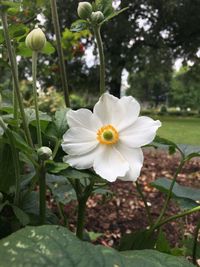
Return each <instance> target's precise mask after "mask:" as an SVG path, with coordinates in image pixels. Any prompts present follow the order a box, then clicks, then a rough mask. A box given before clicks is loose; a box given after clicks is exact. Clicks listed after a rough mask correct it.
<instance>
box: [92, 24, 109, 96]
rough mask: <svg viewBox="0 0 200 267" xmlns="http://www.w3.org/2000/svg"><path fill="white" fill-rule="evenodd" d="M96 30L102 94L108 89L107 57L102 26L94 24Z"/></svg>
mask: <svg viewBox="0 0 200 267" xmlns="http://www.w3.org/2000/svg"><path fill="white" fill-rule="evenodd" d="M93 30H94V35H95V38H96V42H97V47H98V51H99V60H100V67H99V71H100V96H101V95H102V94H103V93H105V90H106V85H105V76H106V75H105V58H104V51H103V42H102V39H101V27H100V26H99V25H98V26H94V27H93Z"/></svg>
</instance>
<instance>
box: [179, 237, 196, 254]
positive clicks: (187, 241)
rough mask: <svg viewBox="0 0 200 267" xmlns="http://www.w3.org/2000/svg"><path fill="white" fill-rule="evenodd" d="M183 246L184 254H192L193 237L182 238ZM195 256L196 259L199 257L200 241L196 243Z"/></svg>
mask: <svg viewBox="0 0 200 267" xmlns="http://www.w3.org/2000/svg"><path fill="white" fill-rule="evenodd" d="M183 243H184V247H185V255H186V256H192V254H193V245H194V238H192V237H188V238H187V239H185V240H184V242H183ZM196 252H197V253H196V257H197V259H200V243H199V242H198V243H197V250H196Z"/></svg>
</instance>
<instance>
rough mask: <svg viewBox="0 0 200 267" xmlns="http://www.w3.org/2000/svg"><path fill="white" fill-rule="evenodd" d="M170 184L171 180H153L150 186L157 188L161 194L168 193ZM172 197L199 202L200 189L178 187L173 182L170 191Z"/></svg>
mask: <svg viewBox="0 0 200 267" xmlns="http://www.w3.org/2000/svg"><path fill="white" fill-rule="evenodd" d="M171 183H172V180H170V179H167V178H159V179H157V180H155V181H154V182H152V183H151V184H150V185H151V186H153V187H155V188H157V189H158V190H159V191H161V192H163V193H168V191H169V188H170V186H171ZM172 197H177V198H184V199H191V200H193V201H199V200H200V189H197V188H191V187H187V186H182V185H179V184H178V183H177V182H175V184H174V187H173V190H172Z"/></svg>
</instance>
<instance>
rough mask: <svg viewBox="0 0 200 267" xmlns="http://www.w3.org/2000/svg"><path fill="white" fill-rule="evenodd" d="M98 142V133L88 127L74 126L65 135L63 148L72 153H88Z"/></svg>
mask: <svg viewBox="0 0 200 267" xmlns="http://www.w3.org/2000/svg"><path fill="white" fill-rule="evenodd" d="M97 144H98V141H97V138H96V133H95V132H92V131H90V130H87V129H86V128H81V127H72V128H70V129H69V130H68V131H67V132H66V133H65V134H64V135H63V143H62V149H63V150H64V151H65V152H66V153H67V154H70V155H81V154H85V153H88V152H89V151H91V150H92V149H94V148H95V147H96V146H97Z"/></svg>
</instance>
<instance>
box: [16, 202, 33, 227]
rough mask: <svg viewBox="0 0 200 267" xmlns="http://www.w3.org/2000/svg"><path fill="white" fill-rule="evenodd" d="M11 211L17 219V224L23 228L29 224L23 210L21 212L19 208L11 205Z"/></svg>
mask: <svg viewBox="0 0 200 267" xmlns="http://www.w3.org/2000/svg"><path fill="white" fill-rule="evenodd" d="M12 210H13V212H14V214H15V216H16V217H17V219H18V220H19V222H20V223H21V224H22V225H23V226H25V225H27V224H28V223H29V221H30V220H29V217H28V215H27V214H26V213H25V212H24V211H23V210H21V209H20V208H18V207H16V206H14V205H12Z"/></svg>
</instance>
